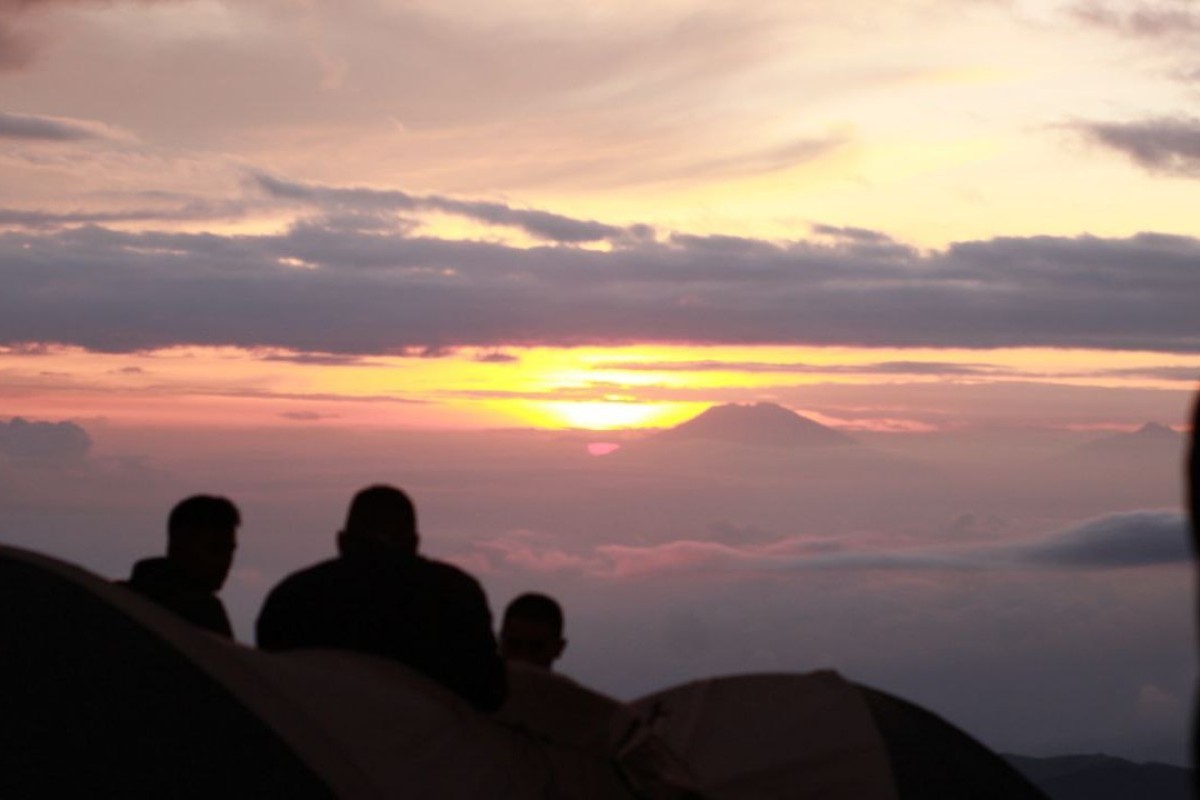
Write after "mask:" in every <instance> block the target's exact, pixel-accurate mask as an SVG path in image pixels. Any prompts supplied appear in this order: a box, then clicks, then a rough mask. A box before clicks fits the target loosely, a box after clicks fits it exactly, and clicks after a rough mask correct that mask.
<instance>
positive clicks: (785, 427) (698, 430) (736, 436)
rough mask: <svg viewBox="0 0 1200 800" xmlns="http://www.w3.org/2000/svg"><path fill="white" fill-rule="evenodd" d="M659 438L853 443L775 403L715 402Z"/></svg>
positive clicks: (793, 444)
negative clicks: (723, 403) (742, 403)
mask: <svg viewBox="0 0 1200 800" xmlns="http://www.w3.org/2000/svg"><path fill="white" fill-rule="evenodd" d="M656 438H658V439H660V440H667V441H690V440H710V441H720V442H731V443H735V444H748V445H770V446H773V447H814V446H829V445H845V444H853V443H854V439H852V438H851V437H849V436H847V435H846V434H844V433H842V432H840V431H836V430H834V429H833V428H827V427H825V426H824V425H821V424H820V423H817V422H813V421H812V420H811V419H808V418H806V417H802V416H800V415H799V414H797V413H796V412H794V411H790V410H789V409H786V408H784V407H783V406H778V405H775V404H774V403H754V404H752V405H740V404H736V403H731V404H727V405H721V406H713V407H712V408H709V409H707V410H706V411H704V412H703V413H701V414H700V415H698V416H696V417H693V418H692V419H690V420H688V421H687V422H683V423H680V424H679V425H676V426H675V427H674V428H670V429H668V430H665V431H663V432H662V433H659V434H658V435H657V437H656Z"/></svg>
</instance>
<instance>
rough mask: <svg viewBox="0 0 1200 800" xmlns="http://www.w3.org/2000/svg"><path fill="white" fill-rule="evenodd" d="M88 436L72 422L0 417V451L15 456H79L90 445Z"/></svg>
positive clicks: (88, 448)
mask: <svg viewBox="0 0 1200 800" xmlns="http://www.w3.org/2000/svg"><path fill="white" fill-rule="evenodd" d="M91 446H92V438H91V437H90V436H89V435H88V432H87V431H85V430H84V429H83V428H81V427H80V426H78V425H76V424H75V423H73V422H30V421H28V420H25V419H22V418H21V417H13V418H12V419H11V420H9V421H8V422H4V421H2V420H0V455H4V456H10V457H18V458H39V459H60V458H79V457H82V456H85V455H87V452H88V450H90V449H91Z"/></svg>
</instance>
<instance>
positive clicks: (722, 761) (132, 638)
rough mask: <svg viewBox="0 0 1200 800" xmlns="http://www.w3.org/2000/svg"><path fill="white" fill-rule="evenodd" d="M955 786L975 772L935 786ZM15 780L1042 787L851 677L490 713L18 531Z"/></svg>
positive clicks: (600, 798) (511, 792)
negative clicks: (207, 608)
mask: <svg viewBox="0 0 1200 800" xmlns="http://www.w3.org/2000/svg"><path fill="white" fill-rule="evenodd" d="M922 715H924V716H922ZM914 720H916V721H917V723H918V724H915V725H914V723H913V721H914ZM906 737H907V739H906ZM964 743H965V744H964ZM922 748H924V750H923V749H922ZM898 758H899V759H900V760H899V761H897V759H898ZM964 759H965V760H964ZM956 760H957V761H956ZM953 763H959V764H960V767H959V768H957V770H956V768H955V767H953V766H947V764H951V765H952V764H953ZM962 764H967V765H968V766H967V767H966V768H965V771H964V768H962V766H961V765H962ZM947 776H949V777H947ZM939 780H940V781H941V783H939ZM984 784H986V787H984ZM946 787H951V788H953V787H959V788H962V787H968V790H967V792H966V793H965V794H955V793H950V794H947V793H945V792H941V793H939V792H937V791H933V792H932V793H931V790H936V789H939V788H943V789H944V788H946ZM976 790H978V791H976ZM0 796H3V797H125V798H132V797H159V798H166V797H171V798H188V797H197V798H199V797H206V798H210V797H221V798H236V797H286V798H297V799H303V798H318V797H321V798H327V797H343V798H398V797H420V798H451V799H453V798H516V799H518V800H520V799H521V798H564V799H569V798H596V799H597V800H607V799H608V798H612V799H613V800H626V799H627V798H632V797H645V798H681V797H705V798H713V799H714V800H725V799H726V798H727V799H728V800H736V799H738V798H774V797H780V798H783V797H789V798H790V797H814V798H854V800H876V799H878V800H891V799H892V798H903V799H905V800H907V799H908V798H921V797H954V796H963V797H979V798H989V797H996V798H1005V797H1012V798H1024V797H1030V798H1037V797H1039V796H1040V795H1038V793H1037V792H1036V790H1033V789H1032V787H1030V786H1029V785H1028V784H1027V783H1025V782H1024V781H1023V780H1022V779H1020V778H1019V776H1017V775H1016V773H1015V772H1013V771H1012V770H1011V769H1010V768H1008V767H1007V765H1005V764H1004V763H1003V762H1002V761H1000V760H999V759H998V758H996V757H995V756H994V755H992V754H991V753H990V752H988V751H986V750H985V749H984V748H982V747H981V746H979V745H977V744H975V743H974V742H972V741H971V740H970V739H968V738H967V737H965V736H964V735H963V734H961V733H958V732H957V731H955V730H954V729H952V728H950V727H949V726H947V725H945V723H942V722H941V721H940V720H937V718H936V717H933V716H932V715H929V714H928V713H927V712H922V711H921V710H920V709H915V707H909V706H907V705H906V704H903V703H902V701H898V700H895V699H894V698H888V697H887V696H885V695H881V694H879V693H875V692H871V691H870V690H863V689H862V688H861V687H856V686H854V685H853V684H850V683H847V682H846V681H843V680H842V679H841V678H839V677H838V676H837V675H836V674H834V673H816V674H813V675H774V676H741V677H733V678H723V679H717V680H712V681H702V682H697V683H693V684H688V685H685V686H681V687H677V688H674V689H668V690H666V691H664V692H659V693H657V694H655V695H652V696H650V697H647V698H644V699H642V700H640V701H637V702H635V703H631V704H622V703H619V702H617V701H615V700H612V699H611V698H608V697H605V696H604V695H601V694H599V693H596V692H593V691H591V690H588V689H586V688H584V687H582V686H579V685H578V684H575V683H574V682H572V681H570V680H569V679H566V678H562V677H559V676H555V675H551V674H549V673H545V672H541V671H538V670H532V669H520V668H516V669H512V670H511V671H510V698H509V702H508V704H507V705H506V706H505V708H504V709H502V710H501V712H500V713H498V714H496V715H494V716H485V715H481V714H478V713H476V712H475V711H474V710H473V709H471V708H470V707H469V706H468V705H467V704H466V703H465V702H463V701H462V700H460V699H459V698H458V697H457V696H455V695H453V694H452V693H450V692H448V691H447V690H445V689H444V688H442V687H441V686H439V685H438V684H436V683H434V682H432V681H430V680H427V679H425V678H424V677H422V676H420V675H418V674H416V673H414V672H412V671H410V670H408V669H406V668H405V667H404V666H402V665H400V664H397V663H394V662H391V661H388V660H385V659H380V658H374V657H371V656H366V655H361V654H355V653H345V652H334V651H319V650H311V651H297V652H290V653H278V654H274V653H262V652H258V651H255V650H252V649H250V648H247V647H244V646H241V645H238V644H235V643H231V642H228V641H225V640H223V639H220V638H218V637H214V636H212V635H210V634H208V633H206V632H204V631H201V630H199V629H196V628H193V627H192V626H190V625H188V624H187V623H184V622H182V621H180V620H178V619H177V618H176V617H174V616H173V615H171V614H170V613H168V612H166V611H163V610H161V609H159V608H157V607H155V606H154V605H152V604H150V603H148V602H147V601H145V600H143V599H142V598H141V597H140V596H138V595H136V594H134V593H132V592H129V591H128V590H126V589H124V588H122V587H119V586H116V585H113V584H111V583H109V582H107V581H105V580H103V579H101V578H99V577H97V576H95V575H92V574H91V573H88V572H86V571H85V570H82V569H79V568H77V567H74V566H71V565H69V564H66V563H63V562H61V561H57V560H55V559H51V558H47V557H45V556H41V555H37V554H34V553H30V552H28V551H22V550H17V549H14V548H7V547H0Z"/></svg>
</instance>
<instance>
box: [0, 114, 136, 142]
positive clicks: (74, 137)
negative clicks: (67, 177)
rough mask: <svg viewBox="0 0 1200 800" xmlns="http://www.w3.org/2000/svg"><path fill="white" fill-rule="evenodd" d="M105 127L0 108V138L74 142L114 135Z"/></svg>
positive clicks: (87, 122) (82, 121)
mask: <svg viewBox="0 0 1200 800" xmlns="http://www.w3.org/2000/svg"><path fill="white" fill-rule="evenodd" d="M114 136H115V133H114V132H113V131H111V130H110V129H108V128H106V127H105V126H103V125H101V124H99V123H95V122H90V121H86V120H73V119H62V118H59V117H44V116H37V115H34V114H13V113H9V112H3V111H0V139H16V140H21V141H40V142H78V141H87V140H91V139H110V138H114Z"/></svg>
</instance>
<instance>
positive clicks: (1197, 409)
mask: <svg viewBox="0 0 1200 800" xmlns="http://www.w3.org/2000/svg"><path fill="white" fill-rule="evenodd" d="M1193 402H1194V405H1193V406H1192V445H1191V448H1190V449H1189V450H1188V457H1187V473H1188V477H1187V495H1188V513H1189V516H1190V518H1191V521H1192V561H1193V562H1194V563H1195V564H1196V565H1198V566H1197V567H1196V575H1197V579H1198V583H1200V560H1198V559H1200V394H1198V395H1197V396H1196V399H1195V400H1194V401H1193ZM1197 598H1200V594H1197ZM1196 619H1197V620H1200V606H1198V607H1197V611H1196ZM1196 695H1197V696H1196V697H1193V698H1192V705H1193V709H1192V790H1193V792H1194V793H1195V795H1196V796H1197V797H1200V705H1198V704H1200V680H1198V681H1197V683H1196Z"/></svg>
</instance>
